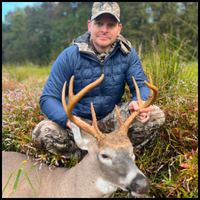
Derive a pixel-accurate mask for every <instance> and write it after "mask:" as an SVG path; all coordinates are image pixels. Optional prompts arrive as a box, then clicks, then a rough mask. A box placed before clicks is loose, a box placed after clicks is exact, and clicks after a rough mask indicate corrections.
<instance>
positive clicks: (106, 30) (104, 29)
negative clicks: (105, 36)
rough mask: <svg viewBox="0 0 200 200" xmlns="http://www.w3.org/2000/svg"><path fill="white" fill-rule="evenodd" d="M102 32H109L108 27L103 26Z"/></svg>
mask: <svg viewBox="0 0 200 200" xmlns="http://www.w3.org/2000/svg"><path fill="white" fill-rule="evenodd" d="M101 31H102V32H104V33H106V32H108V28H107V25H103V26H102V27H101Z"/></svg>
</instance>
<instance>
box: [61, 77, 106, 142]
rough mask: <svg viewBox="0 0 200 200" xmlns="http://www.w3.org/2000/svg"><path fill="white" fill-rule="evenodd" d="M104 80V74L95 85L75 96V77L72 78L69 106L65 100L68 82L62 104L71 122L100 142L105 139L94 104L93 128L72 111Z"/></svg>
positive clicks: (92, 109)
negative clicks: (99, 126) (98, 123)
mask: <svg viewBox="0 0 200 200" xmlns="http://www.w3.org/2000/svg"><path fill="white" fill-rule="evenodd" d="M103 78H104V74H102V75H101V77H100V78H99V79H97V80H96V81H94V82H93V83H90V84H89V85H87V86H86V87H85V88H83V89H82V90H81V91H80V92H79V93H78V94H76V95H74V93H73V82H74V76H72V77H71V79H70V83H69V92H68V98H69V100H68V105H66V98H65V91H66V83H67V82H65V84H64V86H63V90H62V104H63V107H64V110H65V112H66V114H67V116H68V118H69V120H70V121H71V122H73V123H74V124H76V125H77V126H78V127H79V128H81V129H83V130H84V131H86V132H87V133H90V134H91V135H93V136H94V137H95V138H97V139H98V140H99V139H100V138H101V137H103V134H102V133H101V131H100V130H99V129H98V126H97V119H96V114H95V111H94V107H93V104H92V103H91V111H92V120H93V123H92V126H90V125H89V124H87V123H85V122H84V121H83V120H81V119H80V118H77V117H76V116H73V114H72V110H73V107H74V106H75V104H76V103H77V102H78V101H79V100H80V99H81V98H82V97H83V96H84V95H85V94H86V93H87V92H88V91H90V90H91V89H92V88H94V87H96V86H97V85H98V84H99V83H101V81H102V80H103Z"/></svg>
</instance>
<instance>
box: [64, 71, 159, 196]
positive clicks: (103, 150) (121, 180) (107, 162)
mask: <svg viewBox="0 0 200 200" xmlns="http://www.w3.org/2000/svg"><path fill="white" fill-rule="evenodd" d="M103 78H104V74H102V75H101V77H100V78H99V79H98V80H96V81H95V82H93V83H91V84H89V85H88V86H86V87H85V88H83V89H82V90H81V91H80V92H79V93H78V94H76V95H74V94H73V81H74V76H72V77H71V80H70V83H69V92H68V98H69V100H68V105H66V98H65V90H66V82H65V84H64V86H63V90H62V104H63V107H64V109H65V112H66V113H67V116H68V118H69V120H70V121H71V122H73V123H74V124H76V125H77V126H78V127H79V128H81V129H82V130H84V131H85V132H86V133H84V134H85V135H84V134H82V136H81V142H82V143H81V142H80V140H79V141H76V143H77V145H78V146H79V147H80V148H81V146H82V144H83V143H84V145H85V146H87V150H88V152H89V154H90V157H91V158H92V160H93V164H94V165H97V166H98V167H97V168H96V169H97V170H98V171H99V174H101V175H99V179H98V181H97V182H96V184H97V186H98V187H99V189H100V190H102V191H104V189H103V187H108V185H110V184H111V185H112V186H113V187H121V188H122V189H124V190H129V191H131V192H132V194H133V195H139V194H144V193H147V192H148V190H149V183H148V180H147V178H146V177H145V175H144V174H143V173H142V172H141V171H140V170H139V169H138V168H137V166H136V165H135V155H134V154H133V146H132V144H131V142H130V140H129V138H128V135H127V131H128V128H129V126H130V124H131V123H132V121H133V120H134V119H135V118H136V117H137V116H138V115H139V114H140V110H141V109H142V108H147V107H148V106H150V105H151V104H152V103H153V102H154V101H155V100H156V98H157V95H158V90H157V88H156V87H155V86H154V85H153V83H152V79H151V77H150V76H149V81H150V83H147V82H146V81H145V84H146V85H147V86H148V87H149V88H150V95H149V98H148V100H147V101H146V102H145V103H144V104H143V103H142V101H141V98H140V92H139V89H138V86H137V84H136V82H135V79H134V77H132V78H133V82H134V84H135V88H136V93H137V98H138V103H139V111H135V112H133V113H132V114H131V115H130V116H129V118H128V119H127V120H126V121H125V122H123V120H122V118H121V116H120V113H119V111H118V107H117V106H115V107H116V113H117V119H118V123H119V127H120V128H119V130H115V131H113V132H111V133H109V134H104V133H102V132H101V131H100V130H99V128H98V126H97V119H96V114H95V111H94V107H93V103H92V102H91V113H92V121H93V123H92V125H89V124H87V123H85V122H84V121H83V120H81V119H80V118H78V117H76V116H73V114H72V109H73V107H74V106H75V104H76V103H77V102H78V101H79V100H80V99H81V98H82V97H83V96H84V95H85V94H86V93H87V92H88V91H89V90H91V89H92V88H94V87H96V86H97V85H98V84H100V83H101V82H102V80H103ZM88 134H89V135H88ZM102 185H103V186H102ZM104 192H105V191H104ZM105 193H106V192H105Z"/></svg>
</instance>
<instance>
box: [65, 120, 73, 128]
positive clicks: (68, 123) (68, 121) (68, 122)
mask: <svg viewBox="0 0 200 200" xmlns="http://www.w3.org/2000/svg"><path fill="white" fill-rule="evenodd" d="M66 124H67V127H69V128H70V129H72V127H71V124H70V120H69V119H68V120H67V123H66Z"/></svg>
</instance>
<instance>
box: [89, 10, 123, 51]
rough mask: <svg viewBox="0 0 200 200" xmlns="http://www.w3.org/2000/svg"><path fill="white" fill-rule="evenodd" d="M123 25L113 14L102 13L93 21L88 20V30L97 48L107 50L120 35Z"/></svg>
mask: <svg viewBox="0 0 200 200" xmlns="http://www.w3.org/2000/svg"><path fill="white" fill-rule="evenodd" d="M121 28H122V25H121V24H119V23H118V21H117V20H116V18H115V17H114V16H112V15H111V14H107V13H106V14H102V15H100V16H98V17H97V18H96V19H95V20H93V21H90V20H89V21H88V31H89V32H90V33H91V38H92V41H93V44H94V46H95V48H96V50H97V51H98V52H99V53H102V52H105V51H106V50H107V49H109V48H110V46H111V45H112V44H113V43H114V42H115V39H116V37H117V36H119V34H120V31H121Z"/></svg>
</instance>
